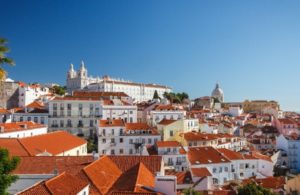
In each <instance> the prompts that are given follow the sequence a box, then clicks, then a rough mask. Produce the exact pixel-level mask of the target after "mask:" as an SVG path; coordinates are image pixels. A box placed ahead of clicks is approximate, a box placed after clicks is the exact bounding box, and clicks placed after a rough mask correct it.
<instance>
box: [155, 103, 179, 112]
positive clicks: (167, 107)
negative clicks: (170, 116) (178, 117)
mask: <svg viewBox="0 0 300 195" xmlns="http://www.w3.org/2000/svg"><path fill="white" fill-rule="evenodd" d="M154 110H156V111H164V110H183V109H180V108H177V107H175V106H173V105H171V104H169V105H157V106H156V107H155V109H154Z"/></svg>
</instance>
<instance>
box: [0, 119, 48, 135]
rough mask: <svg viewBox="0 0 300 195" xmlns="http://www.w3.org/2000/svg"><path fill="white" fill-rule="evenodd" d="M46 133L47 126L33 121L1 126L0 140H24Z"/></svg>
mask: <svg viewBox="0 0 300 195" xmlns="http://www.w3.org/2000/svg"><path fill="white" fill-rule="evenodd" d="M46 133H47V127H46V126H44V125H41V124H38V123H34V122H31V121H30V122H29V121H27V122H12V123H2V124H0V138H23V137H31V136H35V135H42V134H46Z"/></svg>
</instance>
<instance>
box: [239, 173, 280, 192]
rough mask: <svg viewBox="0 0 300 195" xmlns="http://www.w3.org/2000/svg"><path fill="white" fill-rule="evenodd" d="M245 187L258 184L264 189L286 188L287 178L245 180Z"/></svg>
mask: <svg viewBox="0 0 300 195" xmlns="http://www.w3.org/2000/svg"><path fill="white" fill-rule="evenodd" d="M242 183H243V184H244V185H246V184H248V183H257V184H258V185H261V186H262V187H264V188H269V189H273V190H276V189H280V188H282V189H283V188H284V185H285V183H286V182H285V177H283V176H281V177H267V178H263V179H257V178H252V179H245V180H243V181H242Z"/></svg>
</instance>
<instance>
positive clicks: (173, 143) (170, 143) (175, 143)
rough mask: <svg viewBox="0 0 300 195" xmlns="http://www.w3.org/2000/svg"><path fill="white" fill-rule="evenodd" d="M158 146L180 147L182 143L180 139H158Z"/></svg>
mask: <svg viewBox="0 0 300 195" xmlns="http://www.w3.org/2000/svg"><path fill="white" fill-rule="evenodd" d="M156 146H157V147H158V148H164V147H180V146H181V145H180V143H179V142H178V141H157V142H156Z"/></svg>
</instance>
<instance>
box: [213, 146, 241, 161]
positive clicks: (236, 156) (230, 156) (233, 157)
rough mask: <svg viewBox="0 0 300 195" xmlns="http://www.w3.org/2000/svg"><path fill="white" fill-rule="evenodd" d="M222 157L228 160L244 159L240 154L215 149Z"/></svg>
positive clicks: (223, 149)
mask: <svg viewBox="0 0 300 195" xmlns="http://www.w3.org/2000/svg"><path fill="white" fill-rule="evenodd" d="M217 150H218V151H219V152H220V153H221V154H222V155H224V156H226V157H227V158H228V159H229V160H240V159H244V157H243V155H242V154H241V153H238V152H235V151H232V150H228V149H225V148H219V149H217Z"/></svg>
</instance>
